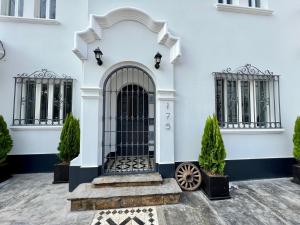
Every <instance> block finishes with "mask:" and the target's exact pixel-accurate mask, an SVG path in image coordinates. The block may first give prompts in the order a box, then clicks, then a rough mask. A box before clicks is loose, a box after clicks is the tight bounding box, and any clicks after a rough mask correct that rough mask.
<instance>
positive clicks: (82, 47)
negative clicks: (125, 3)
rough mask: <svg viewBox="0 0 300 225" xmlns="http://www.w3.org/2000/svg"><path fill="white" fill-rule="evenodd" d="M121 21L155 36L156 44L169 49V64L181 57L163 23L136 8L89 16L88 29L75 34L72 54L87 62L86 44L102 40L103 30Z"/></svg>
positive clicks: (165, 24) (172, 37)
mask: <svg viewBox="0 0 300 225" xmlns="http://www.w3.org/2000/svg"><path fill="white" fill-rule="evenodd" d="M122 21H135V22H139V23H141V24H143V25H144V26H146V27H147V28H148V29H149V30H150V31H152V32H154V33H156V34H157V42H158V43H159V44H161V45H164V46H166V47H168V48H169V49H170V62H171V63H175V62H176V60H177V59H178V58H179V57H180V56H181V49H180V39H179V38H178V37H175V36H173V35H172V34H171V33H170V32H169V31H168V27H167V23H166V22H163V21H156V20H153V19H152V18H151V17H150V16H149V15H148V14H146V13H145V12H143V11H141V10H139V9H136V8H120V9H116V10H113V11H111V12H109V13H108V14H106V15H104V16H98V15H91V16H90V23H89V27H88V28H86V29H85V30H84V31H79V32H76V33H75V43H74V49H73V52H74V53H75V54H76V55H77V56H78V57H79V58H80V59H81V60H87V55H88V44H90V43H93V42H94V41H96V40H101V39H102V32H103V30H104V29H108V28H110V27H112V26H113V25H114V24H117V23H119V22H122Z"/></svg>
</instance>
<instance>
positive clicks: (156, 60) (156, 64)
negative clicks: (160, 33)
mask: <svg viewBox="0 0 300 225" xmlns="http://www.w3.org/2000/svg"><path fill="white" fill-rule="evenodd" d="M161 58H162V55H161V54H160V53H159V52H157V53H156V55H155V56H154V59H155V68H156V69H159V65H160V62H161Z"/></svg>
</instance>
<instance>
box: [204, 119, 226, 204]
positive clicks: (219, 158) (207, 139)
mask: <svg viewBox="0 0 300 225" xmlns="http://www.w3.org/2000/svg"><path fill="white" fill-rule="evenodd" d="M201 144H202V147H201V153H200V156H199V164H200V170H201V174H202V179H203V180H202V185H201V186H202V189H203V191H204V193H205V194H206V196H207V197H208V198H209V199H210V200H218V199H228V198H230V194H229V177H228V176H224V168H225V158H226V150H225V147H224V143H223V139H222V135H221V131H220V127H219V123H218V120H217V117H216V116H215V115H214V116H213V117H211V116H209V117H208V118H207V120H206V123H205V128H204V133H203V137H202V143H201Z"/></svg>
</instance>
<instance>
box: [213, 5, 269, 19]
mask: <svg viewBox="0 0 300 225" xmlns="http://www.w3.org/2000/svg"><path fill="white" fill-rule="evenodd" d="M216 8H217V10H218V11H226V12H235V13H246V14H254V15H262V16H271V15H273V13H274V10H271V9H263V8H255V7H247V6H239V5H232V4H222V3H218V4H216Z"/></svg>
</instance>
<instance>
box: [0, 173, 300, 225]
mask: <svg viewBox="0 0 300 225" xmlns="http://www.w3.org/2000/svg"><path fill="white" fill-rule="evenodd" d="M52 181H53V174H50V173H48V174H22V175H15V176H14V177H13V178H11V179H10V180H8V181H6V182H4V183H1V184H0V224H1V225H91V224H92V222H93V219H94V218H95V215H96V214H97V213H98V212H99V211H81V212H70V203H69V202H68V201H67V198H68V196H69V192H68V184H57V185H56V184H52ZM234 184H235V185H238V187H239V188H238V189H234V190H232V191H231V194H232V198H231V199H228V200H223V201H208V200H207V198H206V197H205V196H204V195H203V193H202V192H201V191H195V192H184V193H182V198H181V200H180V204H177V205H166V206H157V207H156V212H157V218H158V223H159V225H198V224H204V225H232V224H234V225H240V224H241V225H269V224H270V225H277V224H288V225H290V224H295V225H296V224H297V225H299V224H300V214H299V212H300V185H297V184H294V183H292V182H291V181H290V178H282V179H271V180H249V181H244V182H234ZM131 222H132V221H131Z"/></svg>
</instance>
